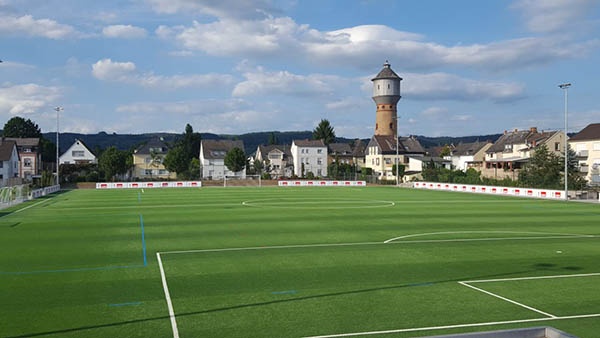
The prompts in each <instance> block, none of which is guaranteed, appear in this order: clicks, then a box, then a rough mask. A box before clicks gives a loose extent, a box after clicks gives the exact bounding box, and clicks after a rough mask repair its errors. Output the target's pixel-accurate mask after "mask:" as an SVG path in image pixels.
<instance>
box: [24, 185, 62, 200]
mask: <svg viewBox="0 0 600 338" xmlns="http://www.w3.org/2000/svg"><path fill="white" fill-rule="evenodd" d="M57 191H60V185H53V186H50V187H45V188H42V189H37V190H33V191H32V192H31V198H32V199H33V198H38V197H42V196H46V195H49V194H52V193H55V192H57Z"/></svg>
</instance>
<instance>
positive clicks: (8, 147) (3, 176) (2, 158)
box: [0, 138, 21, 187]
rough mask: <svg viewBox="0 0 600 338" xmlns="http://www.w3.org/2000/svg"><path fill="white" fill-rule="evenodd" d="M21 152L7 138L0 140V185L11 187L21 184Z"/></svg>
mask: <svg viewBox="0 0 600 338" xmlns="http://www.w3.org/2000/svg"><path fill="white" fill-rule="evenodd" d="M20 180H21V179H20V178H19V152H18V151H17V143H16V142H15V141H9V140H6V139H5V138H1V139H0V184H1V186H3V187H5V186H9V185H15V184H18V183H20V182H19V181H20Z"/></svg>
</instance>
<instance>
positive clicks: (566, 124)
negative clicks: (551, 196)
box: [558, 83, 571, 201]
mask: <svg viewBox="0 0 600 338" xmlns="http://www.w3.org/2000/svg"><path fill="white" fill-rule="evenodd" d="M558 87H559V88H560V89H562V90H564V92H565V201H568V200H569V186H568V178H569V169H568V157H569V145H568V143H567V138H568V136H567V127H568V125H569V120H568V114H569V87H571V84H570V83H563V84H560V85H558Z"/></svg>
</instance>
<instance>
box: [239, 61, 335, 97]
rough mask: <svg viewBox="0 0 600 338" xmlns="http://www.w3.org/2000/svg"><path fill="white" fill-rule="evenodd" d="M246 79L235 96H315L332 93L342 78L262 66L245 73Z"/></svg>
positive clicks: (240, 84)
mask: <svg viewBox="0 0 600 338" xmlns="http://www.w3.org/2000/svg"><path fill="white" fill-rule="evenodd" d="M243 76H244V77H245V78H246V81H243V82H240V83H238V84H237V85H236V86H235V88H234V89H233V93H232V95H233V96H250V95H290V96H315V95H317V96H318V95H327V94H331V93H332V92H333V91H334V90H335V89H336V88H338V86H339V83H343V81H341V78H340V77H338V76H334V75H325V74H309V75H297V74H292V73H290V72H287V71H275V72H271V71H266V70H264V69H263V68H262V67H257V68H256V69H254V70H250V71H247V72H245V73H244V74H243Z"/></svg>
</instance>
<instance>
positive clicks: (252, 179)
mask: <svg viewBox="0 0 600 338" xmlns="http://www.w3.org/2000/svg"><path fill="white" fill-rule="evenodd" d="M223 186H224V187H262V182H261V178H260V175H246V177H244V178H242V177H239V176H225V179H223Z"/></svg>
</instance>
